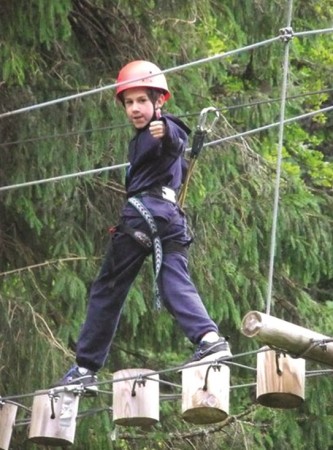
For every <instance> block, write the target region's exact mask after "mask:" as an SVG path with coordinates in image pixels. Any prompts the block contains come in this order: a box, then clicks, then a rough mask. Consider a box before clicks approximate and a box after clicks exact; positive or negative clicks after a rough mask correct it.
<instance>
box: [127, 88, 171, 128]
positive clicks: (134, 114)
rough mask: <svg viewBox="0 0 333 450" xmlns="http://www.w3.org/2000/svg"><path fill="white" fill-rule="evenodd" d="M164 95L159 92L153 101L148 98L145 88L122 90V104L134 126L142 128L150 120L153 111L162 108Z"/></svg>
mask: <svg viewBox="0 0 333 450" xmlns="http://www.w3.org/2000/svg"><path fill="white" fill-rule="evenodd" d="M163 104H164V95H163V94H161V95H160V96H159V97H158V99H157V100H156V102H155V105H154V104H153V103H152V101H151V100H150V98H149V96H148V93H147V90H146V89H144V88H133V89H127V90H126V91H124V106H125V111H126V114H127V117H128V119H129V121H130V122H132V124H133V125H134V126H135V128H138V129H140V128H144V127H145V126H146V125H148V124H149V122H150V121H151V119H152V117H153V115H154V111H155V110H159V109H160V108H162V106H163Z"/></svg>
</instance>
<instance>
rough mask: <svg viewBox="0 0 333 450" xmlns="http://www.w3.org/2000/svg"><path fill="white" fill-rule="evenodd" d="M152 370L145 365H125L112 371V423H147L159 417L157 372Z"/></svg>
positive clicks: (139, 424)
mask: <svg viewBox="0 0 333 450" xmlns="http://www.w3.org/2000/svg"><path fill="white" fill-rule="evenodd" d="M153 373H154V372H153V371H152V370H149V369H126V370H119V371H118V372H115V373H114V375H113V421H114V423H116V424H118V425H127V426H149V425H153V424H155V423H156V422H158V421H159V420H160V408H159V392H160V385H159V375H158V374H153ZM145 377H149V379H147V378H145ZM117 380H121V381H117Z"/></svg>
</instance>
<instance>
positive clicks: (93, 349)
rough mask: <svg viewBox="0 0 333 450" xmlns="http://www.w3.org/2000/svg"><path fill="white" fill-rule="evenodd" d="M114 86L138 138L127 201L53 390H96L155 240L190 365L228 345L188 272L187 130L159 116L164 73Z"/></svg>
mask: <svg viewBox="0 0 333 450" xmlns="http://www.w3.org/2000/svg"><path fill="white" fill-rule="evenodd" d="M117 83H119V85H118V88H117V92H116V95H117V100H119V102H120V103H122V105H123V106H124V108H125V112H126V115H127V117H128V120H129V121H130V122H131V123H132V124H133V126H134V128H135V131H136V134H135V136H134V137H133V139H132V140H131V141H130V143H129V153H128V159H129V162H130V166H129V168H128V171H127V174H126V192H127V199H128V200H127V202H126V204H125V206H124V208H123V210H122V215H121V224H120V225H119V226H118V227H116V230H115V232H114V233H113V235H112V236H111V241H110V246H109V247H108V250H107V253H106V256H105V260H104V262H103V264H102V267H101V270H100V273H99V275H98V278H97V279H96V280H95V282H94V283H93V285H92V288H91V292H90V299H89V305H88V311H87V317H86V321H85V324H84V326H83V328H82V330H81V333H80V336H79V340H78V343H77V349H76V363H77V364H76V365H75V366H73V367H72V368H71V369H70V370H69V371H68V372H67V373H66V374H65V375H64V377H63V378H62V379H61V380H60V381H59V382H58V383H57V384H56V385H57V386H59V385H66V384H79V383H81V384H83V386H84V387H85V388H86V390H88V389H90V390H94V389H95V390H97V387H96V386H93V384H94V383H96V381H97V375H96V372H97V371H98V370H99V369H100V368H101V367H103V365H104V362H105V360H106V357H107V355H108V353H109V349H110V346H111V342H112V340H113V337H114V335H115V332H116V329H117V327H118V323H119V319H120V315H121V311H122V307H123V304H124V301H125V299H126V296H127V294H128V291H129V289H130V287H131V285H132V283H133V281H134V279H135V277H136V276H137V274H138V272H139V270H140V268H141V266H142V264H143V262H144V260H145V258H146V257H147V255H148V254H149V253H151V252H152V248H153V247H154V246H153V243H156V241H155V239H156V238H157V239H158V241H159V242H160V243H161V245H162V251H161V252H160V253H158V246H157V251H156V248H155V247H154V249H155V252H154V260H155V265H156V263H158V259H159V258H160V269H159V271H158V274H157V275H158V276H157V285H158V290H159V292H160V294H161V297H162V300H163V302H164V305H165V307H166V308H167V310H168V311H169V312H170V313H171V314H172V315H173V316H174V317H175V319H176V320H177V322H178V324H179V325H180V327H181V328H182V330H183V331H184V333H185V335H186V336H187V337H188V339H189V340H190V341H191V342H192V343H193V344H196V345H197V346H198V347H197V349H196V351H195V353H194V355H193V357H192V359H191V361H198V360H200V359H202V358H203V357H205V356H208V355H212V354H214V356H216V357H217V356H218V355H217V353H218V352H221V351H223V352H224V355H225V352H229V346H228V343H227V342H226V340H225V339H224V338H223V337H220V336H219V335H218V328H217V325H216V324H215V323H214V322H213V321H212V319H211V318H210V317H209V315H208V313H207V311H206V309H205V307H204V305H203V303H202V301H201V298H200V297H199V294H198V292H197V290H196V288H195V286H194V285H193V283H192V281H191V279H190V276H189V273H188V267H187V249H188V247H189V245H190V243H191V238H190V237H189V235H188V232H187V224H186V217H185V215H184V213H183V211H182V210H181V209H180V207H179V206H178V205H177V197H176V195H177V192H178V191H179V189H180V187H181V183H182V180H183V179H184V175H185V173H184V172H185V171H186V168H185V164H184V158H183V154H184V151H185V148H186V146H187V144H188V135H189V133H190V130H189V128H187V126H186V125H185V124H184V123H183V122H182V121H181V120H179V119H178V118H176V117H174V116H172V115H171V114H163V115H162V113H161V109H162V107H163V105H164V103H165V102H166V101H167V100H168V99H169V98H170V92H169V90H168V86H167V81H166V79H165V76H164V74H162V73H161V71H160V69H159V68H158V67H157V66H156V65H155V64H153V63H151V62H148V61H133V62H131V63H129V64H127V65H125V66H124V67H123V68H122V69H121V70H120V72H119V75H118V78H117ZM132 201H134V204H133V203H132ZM154 228H155V229H156V230H157V236H156V233H154ZM157 244H158V242H157ZM89 385H90V386H89Z"/></svg>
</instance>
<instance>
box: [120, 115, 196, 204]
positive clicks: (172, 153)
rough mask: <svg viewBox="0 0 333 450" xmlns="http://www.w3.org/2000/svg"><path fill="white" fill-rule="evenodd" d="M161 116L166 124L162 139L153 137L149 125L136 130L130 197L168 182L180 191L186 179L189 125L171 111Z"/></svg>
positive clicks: (128, 183) (131, 150) (130, 157)
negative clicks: (185, 155)
mask: <svg viewBox="0 0 333 450" xmlns="http://www.w3.org/2000/svg"><path fill="white" fill-rule="evenodd" d="M160 120H163V122H164V123H165V127H166V133H165V136H164V137H163V138H162V139H156V138H154V137H153V136H152V135H151V134H150V131H149V125H147V127H145V128H143V129H140V130H137V133H136V135H135V136H134V138H133V139H132V140H131V141H130V143H129V152H128V160H129V163H130V166H129V168H128V171H127V175H126V191H127V196H128V197H131V196H132V195H135V194H137V193H139V192H142V191H145V190H147V189H151V188H153V187H156V186H169V187H170V188H172V189H174V190H175V191H178V189H179V188H180V186H181V183H182V181H183V180H184V176H185V170H186V169H185V168H186V165H185V164H184V158H183V155H184V151H185V149H186V147H187V144H188V135H189V133H190V129H189V128H188V127H187V126H186V125H185V124H184V123H183V122H182V121H181V120H180V119H178V118H177V117H174V116H172V115H171V114H164V115H163V116H162V117H161V119H160Z"/></svg>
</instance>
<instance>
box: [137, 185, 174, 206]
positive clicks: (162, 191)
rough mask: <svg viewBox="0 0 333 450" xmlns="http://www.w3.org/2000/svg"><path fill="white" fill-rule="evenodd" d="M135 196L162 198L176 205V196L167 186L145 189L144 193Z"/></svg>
mask: <svg viewBox="0 0 333 450" xmlns="http://www.w3.org/2000/svg"><path fill="white" fill-rule="evenodd" d="M136 195H138V196H144V195H151V196H152V197H158V198H163V199H164V200H167V201H168V202H171V203H177V194H176V192H175V191H174V190H173V189H172V188H170V187H169V186H161V187H159V186H157V187H154V188H151V189H147V190H146V191H142V192H138V193H137V194H136Z"/></svg>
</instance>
